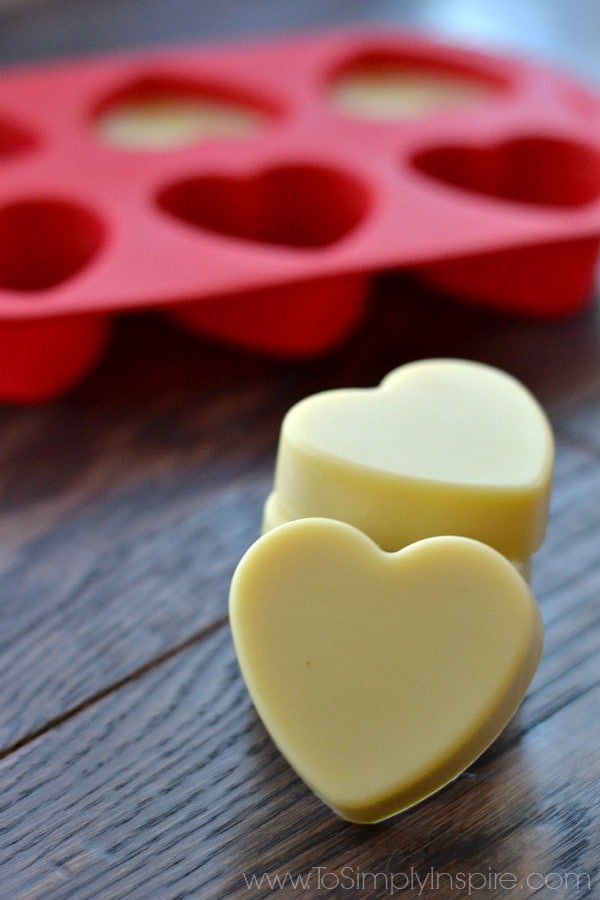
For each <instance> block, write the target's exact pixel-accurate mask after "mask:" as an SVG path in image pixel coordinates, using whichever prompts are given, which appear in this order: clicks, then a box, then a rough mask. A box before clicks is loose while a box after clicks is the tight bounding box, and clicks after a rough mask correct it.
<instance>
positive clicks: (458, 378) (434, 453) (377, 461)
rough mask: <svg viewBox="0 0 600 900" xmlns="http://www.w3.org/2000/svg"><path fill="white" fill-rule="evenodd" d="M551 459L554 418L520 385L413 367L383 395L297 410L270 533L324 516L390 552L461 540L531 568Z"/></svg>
mask: <svg viewBox="0 0 600 900" xmlns="http://www.w3.org/2000/svg"><path fill="white" fill-rule="evenodd" d="M553 457H554V450H553V439H552V432H551V429H550V426H549V424H548V421H547V419H546V416H545V414H544V412H543V411H542V409H541V408H540V406H539V404H538V403H537V401H536V400H535V398H534V397H533V396H532V395H531V394H530V393H529V391H527V390H526V389H525V388H524V387H523V385H521V384H520V383H519V382H518V381H517V380H516V379H515V378H513V377H511V376H510V375H508V374H506V373H504V372H501V371H499V370H498V369H494V368H492V367H490V366H486V365H482V364H479V363H474V362H468V361H463V360H452V359H438V360H423V361H419V362H415V363H410V364H407V365H405V366H402V367H400V368H398V369H396V370H394V371H393V372H392V373H391V374H390V375H388V376H387V377H386V378H385V379H384V380H383V382H382V384H381V385H380V386H379V387H377V388H374V389H364V388H352V389H342V390H332V391H326V392H324V393H321V394H316V395H314V396H312V397H308V398H306V399H305V400H302V401H301V402H300V403H298V404H296V405H295V406H294V407H293V408H292V409H291V410H290V411H289V412H288V414H287V415H286V417H285V419H284V422H283V426H282V429H281V436H280V442H279V451H278V458H277V465H276V472H275V485H274V491H273V493H272V494H271V496H270V497H269V499H268V500H267V503H266V506H265V514H264V520H263V531H268V530H269V529H271V528H273V527H275V526H277V525H281V524H283V523H284V522H287V521H291V520H293V519H299V518H304V517H308V516H317V517H325V518H331V519H337V520H339V521H343V522H347V523H348V524H350V525H354V526H355V527H356V528H359V529H360V530H361V531H363V532H364V533H365V534H367V535H368V536H369V537H370V538H372V539H373V540H374V541H375V543H376V544H378V545H379V546H380V547H381V548H382V549H384V550H388V551H394V550H399V549H401V548H403V547H405V546H407V545H409V544H411V543H413V542H414V541H418V540H421V539H423V538H429V537H434V536H436V535H446V534H448V535H461V536H464V537H470V538H473V539H475V540H478V541H482V542H484V543H486V544H488V545H489V546H491V547H494V548H495V549H496V550H498V551H499V552H500V553H502V554H503V555H504V556H506V557H507V558H508V559H510V560H511V561H513V562H516V563H517V564H518V567H519V568H520V569H521V570H526V569H527V567H528V564H529V559H530V557H531V555H532V554H533V553H534V552H535V551H536V550H537V549H538V548H539V546H540V544H541V543H542V540H543V537H544V533H545V529H546V521H547V516H548V506H549V499H550V490H551V482H552V469H553Z"/></svg>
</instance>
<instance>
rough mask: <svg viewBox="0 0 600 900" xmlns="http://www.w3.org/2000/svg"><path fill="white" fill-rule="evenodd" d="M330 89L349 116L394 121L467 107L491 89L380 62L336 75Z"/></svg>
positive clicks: (453, 76) (450, 76) (454, 77)
mask: <svg viewBox="0 0 600 900" xmlns="http://www.w3.org/2000/svg"><path fill="white" fill-rule="evenodd" d="M330 91H331V99H332V101H333V103H334V105H335V106H337V107H338V109H339V110H340V111H342V112H344V113H346V114H348V115H351V116H356V117H358V118H365V119H382V120H386V119H387V120H394V119H407V118H413V117H416V116H421V115H425V114H427V113H432V112H438V111H439V110H442V109H447V108H450V109H451V108H456V107H470V106H473V105H475V104H477V103H481V102H482V101H485V100H487V99H488V97H489V95H490V94H491V92H492V89H491V87H489V86H487V85H485V84H483V83H480V82H477V81H475V80H473V79H469V78H467V77H461V76H459V75H456V74H452V73H450V72H447V73H444V72H441V73H436V72H431V71H429V72H428V71H426V70H424V71H420V70H419V69H408V68H407V69H401V68H399V67H397V66H381V65H379V66H371V67H364V68H363V69H360V70H358V71H353V72H349V73H347V74H345V75H343V76H341V77H339V78H337V79H336V81H335V82H334V83H333V84H332V86H331V89H330Z"/></svg>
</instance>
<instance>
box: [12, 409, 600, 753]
mask: <svg viewBox="0 0 600 900" xmlns="http://www.w3.org/2000/svg"><path fill="white" fill-rule="evenodd" d="M553 429H554V433H555V436H556V438H557V443H558V442H559V441H560V442H562V443H565V444H567V445H569V446H571V447H572V448H575V449H579V450H582V451H584V452H587V453H591V454H592V455H594V456H597V457H599V458H600V447H598V446H597V445H596V444H595V443H594V442H593V441H587V440H585V438H582V437H581V436H579V435H577V436H574V435H572V434H571V433H570V432H569V429H568V424H566V425H565V424H562V423H561V424H560V425H558V426H556V425H554V426H553ZM561 588H562V586H561ZM228 622H229V616H228V615H227V614H225V615H222V616H220V617H219V618H217V619H216V620H215V621H214V622H212V623H211V624H210V625H207V626H205V627H204V628H201V629H199V630H198V631H196V632H194V633H193V634H192V635H190V636H189V637H187V638H186V639H185V640H184V641H180V642H179V643H178V644H176V645H174V646H173V647H170V648H169V649H168V650H166V651H164V652H163V653H161V654H159V655H158V656H155V657H154V658H153V659H151V660H148V661H147V662H146V663H144V664H143V665H142V666H139V667H138V668H136V669H134V670H132V671H131V672H129V673H128V674H127V675H124V676H123V677H122V678H120V679H118V680H117V681H115V682H113V683H112V684H110V685H107V686H106V687H105V688H102V689H101V690H99V691H96V692H95V693H93V694H90V696H88V697H86V698H85V699H84V700H82V701H80V702H79V703H76V704H75V705H74V706H72V707H71V708H70V709H67V710H65V711H64V712H63V713H61V714H60V715H58V716H54V717H53V718H51V719H49V720H48V721H47V722H45V723H44V724H43V725H41V726H40V727H39V728H36V729H34V730H33V731H30V732H29V733H27V734H25V735H23V736H22V737H20V738H19V739H18V740H16V741H13V742H12V743H11V744H8V745H7V746H6V747H4V748H2V749H0V760H3V759H6V757H8V756H10V755H11V754H13V753H15V752H17V751H18V750H21V749H22V748H23V747H25V746H27V745H28V744H30V743H32V742H33V741H35V740H37V739H38V738H40V737H42V736H43V735H45V734H47V733H48V732H50V731H52V730H53V729H54V728H57V727H58V726H60V725H62V724H63V723H65V722H68V721H69V720H70V719H72V718H74V717H75V716H77V715H79V713H81V712H83V711H84V710H86V709H88V708H90V707H91V706H94V705H95V704H96V703H98V702H100V701H101V700H104V699H105V698H106V697H109V696H111V694H114V693H116V692H117V691H119V690H120V689H121V688H123V687H125V686H126V685H128V684H130V683H132V682H134V681H136V680H137V679H138V678H142V677H144V676H145V675H146V674H148V673H149V672H151V671H152V670H153V669H155V668H158V667H159V666H161V665H162V664H163V663H166V662H168V661H169V660H171V659H173V658H174V657H175V656H177V655H178V654H179V653H181V652H182V651H185V650H187V649H189V648H190V647H192V646H194V645H195V644H198V643H200V642H201V641H203V640H204V639H205V638H209V637H211V636H212V635H213V634H215V633H216V632H217V631H219V630H220V629H221V628H223V627H224V626H225V625H227V624H228ZM595 686H596V685H595V684H594V685H589V686H588V687H587V688H585V689H582V690H581V691H579V692H577V693H576V694H574V695H572V696H569V697H568V699H567V701H566V703H563V704H561V705H559V706H552V707H551V708H550V709H548V710H547V712H546V714H545V715H543V716H541V717H536V718H535V719H533V720H532V721H531V722H530V723H529V725H528V727H527V728H526V729H523V730H521V729H519V730H518V731H517V732H516V733H515V735H514V736H513V737H511V738H509V740H507V741H505V742H503V744H502V746H501V748H499V751H498V752H497V753H494V752H493V749H492V748H490V749H489V751H488V753H490V757H489V758H494V757H495V756H500V755H501V754H502V753H504V752H505V751H506V750H507V749H509V748H510V747H512V746H513V745H514V744H515V743H517V742H518V741H519V740H520V739H521V737H522V735H523V734H524V733H525V732H526V731H529V730H531V729H532V728H535V727H536V726H537V725H539V724H540V723H541V722H543V721H545V720H546V719H548V718H551V717H552V716H553V715H554V714H555V713H556V712H557V711H558V710H559V709H562V708H563V707H566V706H569V705H570V703H572V702H574V701H576V700H578V699H579V698H580V697H582V696H583V695H584V694H586V693H588V691H589V690H591V689H593V688H595ZM486 756H487V754H486Z"/></svg>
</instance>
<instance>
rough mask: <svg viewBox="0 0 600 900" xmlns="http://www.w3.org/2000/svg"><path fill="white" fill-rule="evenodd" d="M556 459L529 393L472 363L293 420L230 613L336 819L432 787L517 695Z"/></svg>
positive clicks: (473, 749) (269, 706) (368, 817)
mask: <svg viewBox="0 0 600 900" xmlns="http://www.w3.org/2000/svg"><path fill="white" fill-rule="evenodd" d="M552 465H553V441H552V434H551V430H550V427H549V425H548V422H547V420H546V417H545V415H544V413H543V412H542V410H541V409H540V407H539V405H538V404H537V402H536V401H535V399H534V398H533V397H532V396H531V394H529V392H528V391H526V390H525V388H524V387H523V386H522V385H520V384H519V383H518V382H517V381H516V380H515V379H513V378H512V377H510V376H508V375H506V374H504V373H502V372H500V371H498V370H495V369H492V368H490V367H488V366H483V365H479V364H476V363H470V362H463V361H458V360H428V361H422V362H417V363H413V364H410V365H406V366H404V367H402V368H400V369H397V370H396V371H394V372H392V373H391V374H390V375H389V376H388V377H387V378H386V379H385V380H384V381H383V383H382V385H381V386H380V387H378V388H375V389H373V390H365V389H352V390H338V391H329V392H326V393H323V394H318V395H316V396H314V397H309V398H307V399H306V400H304V401H302V402H301V403H299V404H297V405H296V406H295V407H294V408H293V409H291V410H290V412H289V413H288V415H287V416H286V418H285V420H284V423H283V427H282V432H281V438H280V446H279V454H278V460H277V468H276V475H275V487H274V491H273V494H272V495H271V496H270V497H269V499H268V501H267V504H266V507H265V517H264V530H265V532H267V533H266V534H264V535H263V537H261V538H260V539H259V540H258V541H257V542H256V543H255V544H254V545H253V547H251V548H250V550H249V551H248V552H247V553H246V555H245V556H244V558H243V559H242V561H241V562H240V564H239V566H238V569H237V571H236V573H235V576H234V579H233V582H232V587H231V596H230V614H231V625H232V631H233V637H234V643H235V646H236V651H237V655H238V659H239V663H240V667H241V670H242V673H243V676H244V678H245V681H246V684H247V686H248V689H249V691H250V694H251V696H252V698H253V701H254V703H255V706H256V708H257V710H258V712H259V714H260V716H261V718H262V719H263V721H264V723H265V725H266V727H267V729H268V730H269V732H270V733H271V735H272V737H273V739H274V740H275V742H276V743H277V745H278V746H279V748H280V749H281V751H282V752H283V753H284V755H285V756H286V757H287V759H288V760H289V762H290V763H291V764H292V766H293V767H294V768H295V769H296V771H297V772H298V773H299V774H300V775H301V776H302V778H304V780H305V781H306V782H307V784H308V785H309V786H310V787H311V788H312V789H313V790H314V791H315V793H316V794H318V795H319V796H320V797H321V798H322V799H323V800H324V801H325V802H326V803H328V804H329V805H330V806H331V807H332V808H333V809H334V810H335V811H336V812H338V813H339V814H340V815H341V816H343V817H344V818H347V819H349V820H351V821H355V822H375V821H378V820H380V819H383V818H386V817H388V816H391V815H393V814H394V813H396V812H398V811H400V810H402V809H405V808H406V807H408V806H411V805H412V804H414V803H416V802H418V801H419V800H421V799H423V798H424V797H426V796H428V795H430V794H431V793H433V792H434V791H436V790H438V789H439V788H441V787H442V786H443V785H444V784H446V783H447V782H448V781H450V780H452V779H453V778H455V777H456V776H457V775H458V774H460V772H461V771H463V770H464V769H465V768H466V767H467V766H468V765H469V764H470V763H472V762H473V761H474V760H475V759H476V758H477V757H478V756H479V755H480V754H481V753H482V752H483V750H485V748H486V747H487V746H489V744H490V743H491V741H493V740H494V738H495V737H496V736H497V735H498V733H499V732H500V731H501V730H502V729H503V727H504V726H505V725H506V723H507V721H508V720H509V719H510V717H511V716H512V714H513V713H514V712H515V710H516V708H517V707H518V705H519V703H520V702H521V700H522V698H523V696H524V694H525V691H526V690H527V687H528V685H529V683H530V681H531V679H532V677H533V674H534V672H535V670H536V668H537V664H538V662H539V659H540V656H541V651H542V626H541V619H540V614H539V610H538V606H537V603H536V601H535V599H534V597H533V595H532V593H531V591H530V589H529V587H528V585H527V582H526V581H525V580H524V578H522V577H521V575H520V574H519V571H521V572H526V571H528V569H529V559H530V557H531V555H532V554H533V553H534V552H535V551H536V550H537V549H538V547H539V546H540V544H541V541H542V539H543V535H544V530H545V525H546V519H547V514H548V503H549V495H550V486H551V479H552ZM515 564H516V565H515Z"/></svg>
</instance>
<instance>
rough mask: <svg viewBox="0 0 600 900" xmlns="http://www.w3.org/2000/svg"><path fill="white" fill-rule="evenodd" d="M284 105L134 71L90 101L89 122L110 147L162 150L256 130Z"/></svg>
mask: <svg viewBox="0 0 600 900" xmlns="http://www.w3.org/2000/svg"><path fill="white" fill-rule="evenodd" d="M283 115H284V104H283V103H282V102H280V101H278V100H276V99H274V98H270V97H269V98H267V97H264V96H262V95H258V94H254V93H252V92H250V91H249V90H244V88H243V87H236V86H232V85H227V84H225V83H224V82H219V81H217V80H215V81H212V80H202V79H197V78H195V77H192V76H184V75H181V74H167V73H158V72H156V73H152V72H147V73H146V74H140V75H138V76H137V77H135V78H132V79H131V80H129V81H127V82H125V83H123V84H121V85H120V86H118V87H115V88H114V89H113V90H112V91H110V92H109V93H108V94H107V95H106V96H105V97H104V98H103V99H101V100H100V101H98V102H96V104H95V105H94V106H93V108H92V110H91V113H90V122H91V126H92V128H93V129H94V131H95V135H96V137H97V139H98V141H100V142H101V143H102V144H104V145H105V146H107V147H110V148H111V149H113V150H120V151H129V152H135V153H139V152H148V153H151V152H164V151H169V150H175V149H179V148H181V147H186V146H189V145H192V144H196V143H199V142H202V141H207V140H216V139H218V140H223V139H226V140H240V139H242V138H248V137H252V136H256V135H258V134H262V133H263V132H264V131H265V130H266V129H267V128H268V127H269V126H270V125H271V124H272V122H273V121H275V120H278V119H280V118H281V117H282V116H283Z"/></svg>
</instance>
